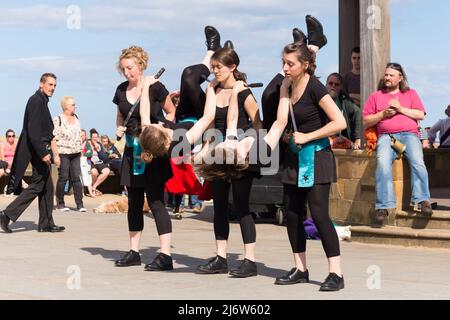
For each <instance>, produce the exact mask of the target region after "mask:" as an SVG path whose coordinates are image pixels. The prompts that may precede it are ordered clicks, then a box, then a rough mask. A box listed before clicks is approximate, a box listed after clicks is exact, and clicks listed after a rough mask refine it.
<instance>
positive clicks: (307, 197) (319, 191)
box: [284, 184, 340, 258]
mask: <svg viewBox="0 0 450 320" xmlns="http://www.w3.org/2000/svg"><path fill="white" fill-rule="evenodd" d="M329 194H330V184H316V185H314V186H313V187H312V188H298V187H297V186H295V185H289V184H285V185H284V198H285V201H286V203H285V206H286V218H287V231H288V236H289V242H290V243H291V247H292V252H293V253H302V252H305V251H306V234H305V228H304V227H303V221H304V220H305V213H306V212H305V204H306V201H308V206H309V210H310V212H311V216H312V218H313V220H314V224H315V225H316V227H317V230H318V231H319V234H320V238H321V240H322V246H323V249H324V250H325V254H326V255H327V258H332V257H337V256H339V255H340V250H339V238H338V236H337V233H336V229H335V228H334V226H333V222H332V221H331V219H330V215H329V208H328V197H329Z"/></svg>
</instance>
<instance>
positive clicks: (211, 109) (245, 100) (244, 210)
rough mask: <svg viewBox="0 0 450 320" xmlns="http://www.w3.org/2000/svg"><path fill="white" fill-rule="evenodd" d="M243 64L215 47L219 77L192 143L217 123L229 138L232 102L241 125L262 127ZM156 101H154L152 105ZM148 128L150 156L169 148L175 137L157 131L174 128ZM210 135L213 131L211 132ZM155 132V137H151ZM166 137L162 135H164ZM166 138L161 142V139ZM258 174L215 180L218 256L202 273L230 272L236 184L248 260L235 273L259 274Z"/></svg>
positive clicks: (219, 131)
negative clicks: (254, 189)
mask: <svg viewBox="0 0 450 320" xmlns="http://www.w3.org/2000/svg"><path fill="white" fill-rule="evenodd" d="M238 65H239V57H238V56H237V54H236V52H235V51H234V50H233V49H231V48H221V49H218V50H216V51H215V53H214V55H212V57H211V67H212V71H213V72H214V75H215V77H216V78H215V79H214V80H213V81H211V82H210V83H209V85H208V87H207V91H206V104H205V108H204V112H203V116H202V117H201V118H200V119H199V120H198V122H196V123H195V125H194V126H193V127H192V129H190V130H189V131H188V132H187V133H186V138H187V141H189V143H191V144H192V143H193V142H195V141H196V140H197V139H198V138H199V137H201V134H202V133H203V132H204V131H205V130H206V128H207V127H208V126H210V125H214V127H215V129H216V130H217V131H216V132H214V133H215V134H213V135H214V141H215V142H216V143H217V142H218V141H223V140H225V137H226V136H227V130H226V119H227V112H228V108H229V106H231V105H236V106H237V108H238V110H239V112H238V116H237V118H238V121H237V122H238V123H237V127H238V128H239V129H243V130H245V129H248V128H251V127H253V126H254V127H255V128H259V127H260V120H259V113H258V105H257V104H256V100H255V99H254V97H253V95H252V93H251V91H250V90H249V89H248V88H246V87H245V85H244V82H243V81H244V80H245V75H243V74H242V73H240V72H239V71H238V70H237V66H238ZM152 108H153V105H151V108H150V109H152ZM148 130H151V131H153V132H154V133H152V134H150V133H149V134H147V133H146V136H148V137H149V139H150V140H151V141H153V143H146V142H151V141H146V142H143V141H142V139H141V144H142V145H144V144H145V145H148V146H149V147H150V148H152V150H153V151H152V150H148V149H147V148H146V147H144V149H145V150H144V151H145V153H146V156H147V155H148V154H150V155H151V157H152V156H154V155H156V156H157V155H158V154H161V151H159V150H163V151H164V150H166V151H167V150H169V148H170V146H171V144H170V143H169V141H171V140H172V139H170V138H169V139H164V138H159V139H157V138H156V137H157V136H158V133H157V131H158V130H160V131H162V132H166V133H165V135H166V136H167V137H170V136H171V133H170V130H167V129H163V128H162V127H161V126H160V128H159V129H158V126H156V125H153V126H152V127H150V128H149V129H148ZM208 135H210V132H208ZM151 136H153V138H151ZM160 137H162V136H160ZM158 140H160V141H165V142H164V143H162V144H160V143H158V142H157V141H158ZM208 144H209V142H208V141H207V142H206V145H205V146H204V148H203V152H200V154H199V155H197V156H196V158H197V159H198V158H202V156H203V155H204V154H205V152H204V151H207V150H209V147H208ZM253 177H254V174H252V173H250V172H246V173H245V174H244V175H243V176H242V177H241V178H239V179H233V180H232V181H231V183H230V182H229V181H225V180H223V179H216V180H214V181H212V183H211V186H212V193H213V200H214V231H215V236H216V246H217V256H216V257H215V258H213V259H212V260H210V261H209V262H208V263H207V264H205V265H202V266H199V268H198V270H199V272H202V273H224V272H228V264H227V260H226V253H227V242H228V235H229V221H228V193H229V189H230V186H231V185H232V186H233V197H234V204H235V207H236V209H237V213H238V216H239V221H240V224H241V230H242V235H243V238H244V248H245V256H244V262H243V263H242V265H241V266H240V268H239V269H237V270H232V271H231V272H230V274H231V275H233V276H236V277H248V276H254V275H256V273H257V272H256V264H255V262H254V260H255V258H254V248H255V242H256V229H255V222H254V220H253V217H252V215H251V213H250V209H249V196H250V189H251V185H252V181H253Z"/></svg>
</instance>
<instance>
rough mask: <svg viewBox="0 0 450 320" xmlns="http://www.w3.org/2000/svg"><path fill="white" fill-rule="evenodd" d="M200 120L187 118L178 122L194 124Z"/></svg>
mask: <svg viewBox="0 0 450 320" xmlns="http://www.w3.org/2000/svg"><path fill="white" fill-rule="evenodd" d="M197 121H198V119H197V118H196V117H187V118H184V119H183V120H180V121H178V122H179V123H184V122H193V123H197Z"/></svg>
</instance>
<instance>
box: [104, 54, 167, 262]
mask: <svg viewBox="0 0 450 320" xmlns="http://www.w3.org/2000/svg"><path fill="white" fill-rule="evenodd" d="M147 63H148V55H147V53H146V52H145V51H144V50H143V49H142V48H140V47H137V46H132V47H130V48H127V49H124V50H122V54H121V55H120V57H119V63H118V69H119V71H120V73H121V74H123V75H124V76H125V78H126V79H127V81H125V82H123V83H122V84H120V85H119V86H118V87H117V90H116V93H115V95H114V99H113V102H114V104H116V105H117V130H116V135H117V136H119V137H122V136H123V135H124V133H125V134H126V135H125V137H124V138H125V139H126V146H125V150H124V155H123V160H122V168H121V178H120V181H121V185H123V186H126V187H127V190H128V207H129V209H128V227H129V232H130V247H131V249H130V251H128V252H127V253H125V255H123V256H122V257H121V258H120V259H119V260H117V261H116V263H115V264H116V266H119V267H123V266H131V265H140V264H141V259H140V255H139V242H140V238H141V234H142V230H143V228H144V218H143V205H144V194H146V195H147V201H148V204H149V207H150V209H151V211H152V214H153V216H154V218H155V222H156V228H157V230H158V234H159V240H160V253H159V254H158V255H157V256H156V258H155V259H154V260H153V262H152V263H150V264H147V265H146V266H145V270H148V271H154V270H156V271H158V270H171V269H173V264H172V258H171V256H170V243H171V233H172V224H171V220H170V217H169V214H168V212H167V210H166V208H165V205H164V201H163V199H164V186H165V183H166V181H167V180H168V179H169V178H170V177H171V175H172V170H171V167H170V163H169V159H168V158H159V159H155V161H153V162H152V163H150V164H148V165H146V164H145V163H144V162H142V161H141V160H140V151H141V150H140V146H139V141H138V138H137V136H138V134H139V131H140V128H141V120H142V119H141V117H140V113H139V104H140V102H139V99H140V98H141V95H142V94H143V92H145V94H146V95H147V96H149V97H150V99H151V103H152V105H153V112H152V114H151V117H150V118H151V121H152V122H158V121H166V120H168V121H172V120H173V119H174V116H175V107H174V105H173V103H172V101H171V99H170V97H169V92H168V91H167V89H166V88H165V87H164V85H163V84H161V83H160V82H156V83H154V85H151V86H150V83H144V75H143V73H144V70H145V69H146V68H147ZM135 103H137V107H136V108H135V109H134V111H133V113H132V114H131V117H130V120H129V121H128V123H127V124H126V127H123V122H124V119H125V118H126V117H127V115H128V113H129V112H130V110H131V109H132V107H133V105H134V104H135ZM163 110H164V111H165V112H166V116H165V117H164V114H163Z"/></svg>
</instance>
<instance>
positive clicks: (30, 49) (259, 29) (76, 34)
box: [0, 0, 450, 135]
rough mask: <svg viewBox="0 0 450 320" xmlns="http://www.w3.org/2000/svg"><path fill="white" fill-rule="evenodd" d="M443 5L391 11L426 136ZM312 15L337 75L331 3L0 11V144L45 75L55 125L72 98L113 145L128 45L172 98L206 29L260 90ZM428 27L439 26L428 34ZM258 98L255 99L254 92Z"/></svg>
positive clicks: (436, 101) (436, 108) (326, 66)
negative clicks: (51, 88)
mask: <svg viewBox="0 0 450 320" xmlns="http://www.w3.org/2000/svg"><path fill="white" fill-rule="evenodd" d="M71 5H75V6H77V8H79V9H80V10H81V11H80V12H81V15H80V18H81V20H80V21H81V25H80V28H79V29H69V28H68V27H67V22H68V20H69V22H70V21H71V20H70V18H71V15H70V13H68V12H67V8H68V7H69V6H71ZM448 12H450V2H448V1H442V0H429V1H420V0H392V1H391V28H392V30H391V41H392V44H391V57H392V60H393V61H397V62H399V63H401V64H402V65H403V66H404V67H405V69H406V72H407V74H408V77H409V82H410V85H411V87H412V88H414V89H416V90H417V91H418V92H419V96H420V97H421V99H422V101H423V103H424V105H425V107H426V109H427V112H428V116H427V119H426V120H425V121H424V122H423V123H422V125H424V126H431V125H432V124H433V123H435V122H436V121H437V120H438V119H439V118H443V117H444V113H443V110H444V106H447V105H448V104H450V99H449V96H450V81H448V79H449V78H450V62H449V59H448V52H449V49H450V48H449V47H450V43H449V42H448V41H447V39H448V34H449V33H450V21H449V20H448V18H447V17H446V16H447V13H448ZM308 13H309V14H312V15H314V16H316V17H318V18H319V19H320V20H321V21H322V23H323V25H324V30H325V33H326V35H327V37H328V40H329V43H328V45H327V46H326V47H324V49H323V50H321V52H320V55H319V59H318V70H317V74H318V75H319V76H321V77H322V79H323V78H325V77H326V76H327V75H328V74H329V73H331V72H334V71H337V69H338V1H337V0H316V1H303V0H296V1H293V0H277V1H275V0H247V1H241V0H214V1H210V0H192V1H190V0H132V1H128V2H125V1H118V0H112V1H106V0H93V1H85V0H71V1H64V0H63V1H50V0H47V1H25V0H19V1H14V2H6V1H4V0H1V1H0V39H1V44H0V47H1V50H0V68H1V69H0V70H1V72H0V88H1V89H0V90H1V91H2V96H3V99H2V102H1V104H0V134H3V132H4V131H5V130H6V129H7V128H13V129H15V130H17V131H19V130H21V126H22V119H23V111H24V107H25V104H26V101H27V100H28V98H29V96H30V95H31V94H32V93H34V91H35V90H36V89H37V86H38V80H39V77H40V75H41V74H42V73H44V72H54V73H55V74H56V75H57V76H58V87H57V90H56V93H55V95H54V97H53V98H52V99H51V101H50V110H51V112H52V114H53V115H54V116H56V115H57V114H59V112H60V110H61V109H60V106H59V102H60V100H61V98H62V96H64V95H71V96H74V97H75V98H76V100H77V102H78V113H79V115H80V120H81V122H82V126H83V127H84V128H86V129H89V128H92V127H95V128H97V130H98V131H99V132H101V133H106V134H109V135H112V134H113V133H114V130H115V115H116V109H115V106H114V105H113V104H112V102H111V100H112V97H113V95H114V92H115V88H116V86H117V85H118V84H119V83H121V82H122V81H124V80H123V78H122V77H121V76H120V75H119V74H118V73H117V71H116V68H115V65H116V63H117V58H118V56H119V54H120V50H121V49H122V48H125V47H128V46H129V45H132V44H137V45H140V46H142V47H144V48H145V49H146V50H147V51H148V52H149V54H150V67H149V68H148V70H147V73H148V74H153V73H155V72H156V71H157V70H158V69H159V68H160V67H161V66H164V67H165V68H166V73H165V74H164V76H163V77H162V78H161V81H162V82H163V83H164V84H165V85H166V86H167V88H168V90H169V91H173V90H177V89H178V87H179V81H180V80H179V77H180V75H181V72H182V70H183V68H184V67H185V66H188V65H191V64H195V63H198V62H199V61H200V59H201V58H202V56H203V54H204V53H205V50H206V47H205V44H204V41H205V40H204V34H203V28H204V26H205V25H214V26H215V27H216V28H217V29H219V31H220V33H221V36H222V39H223V41H224V40H226V39H231V40H233V42H234V43H235V48H236V50H237V52H238V54H239V56H240V58H241V66H240V68H239V69H240V70H241V71H244V72H246V73H247V75H248V78H249V81H251V82H263V83H264V84H267V83H268V82H269V81H270V80H271V78H272V77H273V76H274V75H275V74H276V73H277V72H278V71H279V70H280V68H281V64H280V52H281V49H282V48H283V46H284V45H285V44H287V43H289V42H291V41H292V36H291V30H292V28H293V27H299V28H301V29H306V27H305V22H304V16H305V15H306V14H308ZM432 23H435V24H436V26H433V25H432ZM254 92H255V95H256V97H257V98H258V100H260V99H259V97H260V96H261V94H262V89H255V90H254Z"/></svg>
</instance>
